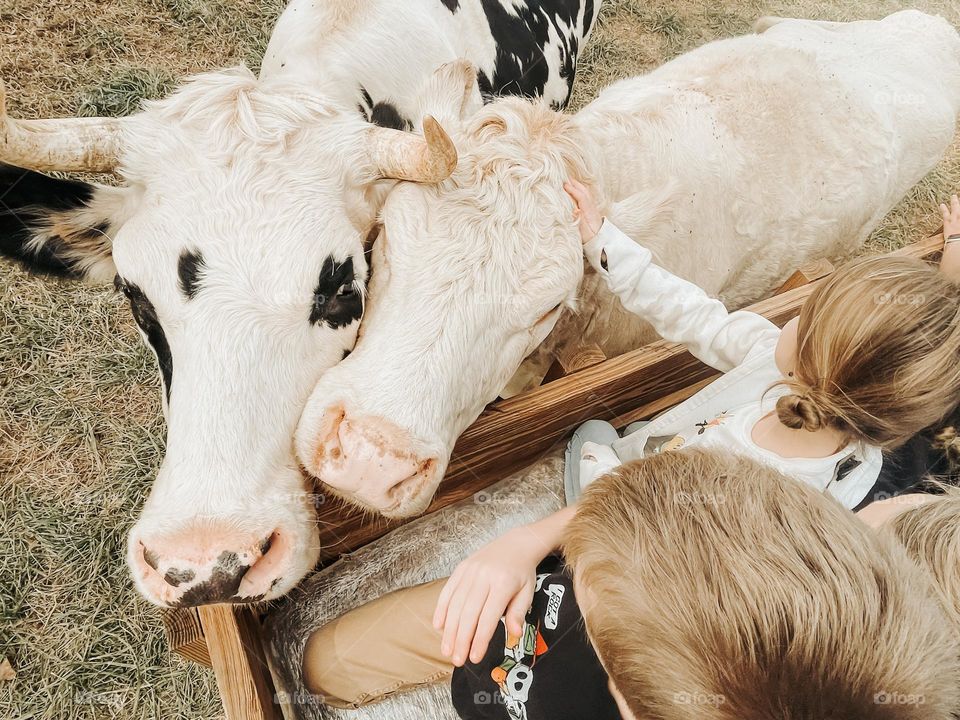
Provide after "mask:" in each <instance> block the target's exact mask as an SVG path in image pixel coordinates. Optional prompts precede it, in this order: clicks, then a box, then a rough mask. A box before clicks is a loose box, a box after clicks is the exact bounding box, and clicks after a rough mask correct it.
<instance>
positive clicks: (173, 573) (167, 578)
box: [154, 568, 197, 587]
mask: <svg viewBox="0 0 960 720" xmlns="http://www.w3.org/2000/svg"><path fill="white" fill-rule="evenodd" d="M154 569H156V568H154ZM196 576H197V574H196V573H195V572H194V571H193V570H177V569H173V568H172V569H170V570H168V571H167V574H166V575H164V576H163V580H164V582H165V583H167V585H169V586H170V587H180V586H181V585H182V584H183V583H185V582H190V581H192V580H193V579H194V578H195V577H196Z"/></svg>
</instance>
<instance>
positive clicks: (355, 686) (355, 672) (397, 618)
mask: <svg viewBox="0 0 960 720" xmlns="http://www.w3.org/2000/svg"><path fill="white" fill-rule="evenodd" d="M445 583H446V579H445V578H444V579H443V580H436V581H434V582H431V583H426V584H425V585H417V586H416V587H412V588H405V589H403V590H397V591H395V592H392V593H390V594H389V595H384V596H383V597H381V598H378V599H377V600H374V601H372V602H369V603H367V604H366V605H362V606H360V607H358V608H357V609H356V610H351V611H350V612H348V613H347V614H346V615H343V616H341V617H339V618H337V619H336V620H333V621H332V622H329V623H327V624H326V625H324V626H323V627H322V628H320V629H319V630H317V631H316V632H315V633H314V634H313V635H311V636H310V638H309V640H307V646H306V648H305V649H304V653H303V677H304V681H305V683H306V686H307V689H308V690H310V692H312V693H314V694H316V695H322V696H323V700H324V702H326V703H327V704H328V705H332V706H333V707H340V708H356V707H360V706H361V705H365V704H368V703H372V702H376V701H378V700H382V699H383V698H385V697H387V696H388V695H391V694H393V693H396V692H403V691H404V690H410V689H412V688H415V687H417V686H418V685H424V684H426V683H432V682H437V681H439V680H445V679H447V678H449V677H450V674H451V673H452V672H453V664H452V663H451V662H450V660H448V659H447V658H445V657H443V655H441V654H440V639H441V633H440V632H439V631H438V630H435V629H434V628H433V624H432V620H433V611H434V609H435V608H436V606H437V598H438V597H439V596H440V591H441V590H442V589H443V586H444V584H445Z"/></svg>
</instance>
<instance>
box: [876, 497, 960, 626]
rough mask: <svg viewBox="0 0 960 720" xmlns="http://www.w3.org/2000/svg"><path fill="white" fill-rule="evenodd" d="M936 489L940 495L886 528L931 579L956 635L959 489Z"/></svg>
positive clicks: (959, 593)
mask: <svg viewBox="0 0 960 720" xmlns="http://www.w3.org/2000/svg"><path fill="white" fill-rule="evenodd" d="M939 487H940V491H941V492H942V493H943V494H942V495H939V496H937V497H936V498H935V499H933V500H931V501H930V502H927V503H925V504H923V505H917V506H916V507H911V508H909V509H907V510H904V511H903V512H901V513H899V514H898V515H895V516H894V517H893V518H892V519H891V520H890V522H889V523H888V524H887V527H889V529H890V530H891V531H892V532H893V534H894V535H895V536H896V537H897V539H898V540H899V541H900V543H901V544H902V545H903V546H904V548H906V550H907V554H909V555H910V557H912V558H913V559H914V561H915V562H916V563H917V564H918V565H919V566H920V567H921V568H923V569H924V570H926V571H927V573H929V575H930V576H931V577H932V578H933V588H934V592H935V594H936V596H937V598H938V599H939V600H940V605H941V607H942V608H943V611H944V614H945V615H946V616H947V618H948V619H949V620H950V621H951V622H952V623H953V628H954V630H955V632H957V633H958V634H960V489H958V488H956V487H950V486H949V485H940V486H939Z"/></svg>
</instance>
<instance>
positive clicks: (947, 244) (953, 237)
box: [940, 195, 960, 282]
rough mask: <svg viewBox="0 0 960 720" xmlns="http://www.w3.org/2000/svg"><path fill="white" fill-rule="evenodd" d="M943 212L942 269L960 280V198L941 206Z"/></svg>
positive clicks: (954, 198) (952, 199)
mask: <svg viewBox="0 0 960 720" xmlns="http://www.w3.org/2000/svg"><path fill="white" fill-rule="evenodd" d="M940 212H941V213H943V241H944V244H943V255H942V256H941V257H940V270H941V271H942V272H943V273H945V274H946V275H947V276H949V277H950V278H952V279H954V280H956V281H957V282H960V198H958V197H957V196H956V195H954V196H953V197H952V198H950V206H949V207H947V206H946V205H941V206H940Z"/></svg>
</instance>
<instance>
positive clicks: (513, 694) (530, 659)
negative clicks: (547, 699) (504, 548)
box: [490, 575, 565, 720]
mask: <svg viewBox="0 0 960 720" xmlns="http://www.w3.org/2000/svg"><path fill="white" fill-rule="evenodd" d="M547 577H548V575H538V576H537V584H536V592H541V591H542V590H543V582H544V580H545V579H546V578H547ZM545 592H546V594H547V596H548V600H547V611H546V614H545V618H544V625H545V626H546V627H548V628H550V629H556V627H557V618H558V617H559V613H560V606H561V605H562V603H563V595H564V592H565V589H564V587H563V586H562V585H558V584H556V583H551V584H550V585H548V586H547V589H546V591H545ZM500 622H501V623H503V625H504V636H505V637H506V643H505V647H504V648H503V662H501V663H500V664H499V665H498V666H497V667H495V668H494V669H493V670H492V671H491V672H490V677H491V678H492V679H493V681H494V682H495V683H496V684H497V686H498V687H499V688H500V695H501V696H502V698H503V706H504V708H506V711H507V714H508V715H509V716H510V720H527V706H526V703H527V699H528V698H529V697H530V687H531V686H532V685H533V679H534V673H533V669H534V666H536V664H537V658H539V657H540V656H541V655H543V654H544V653H545V652H547V650H548V649H549V648H548V647H547V643H546V642H545V641H544V639H543V636H542V635H541V634H540V627H539V623H538V624H537V625H531V624H530V623H528V622H524V623H523V632H522V634H521V635H520V637H511V636H510V634H509V633H508V632H507V631H506V622H505V621H504V619H503V618H500Z"/></svg>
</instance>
